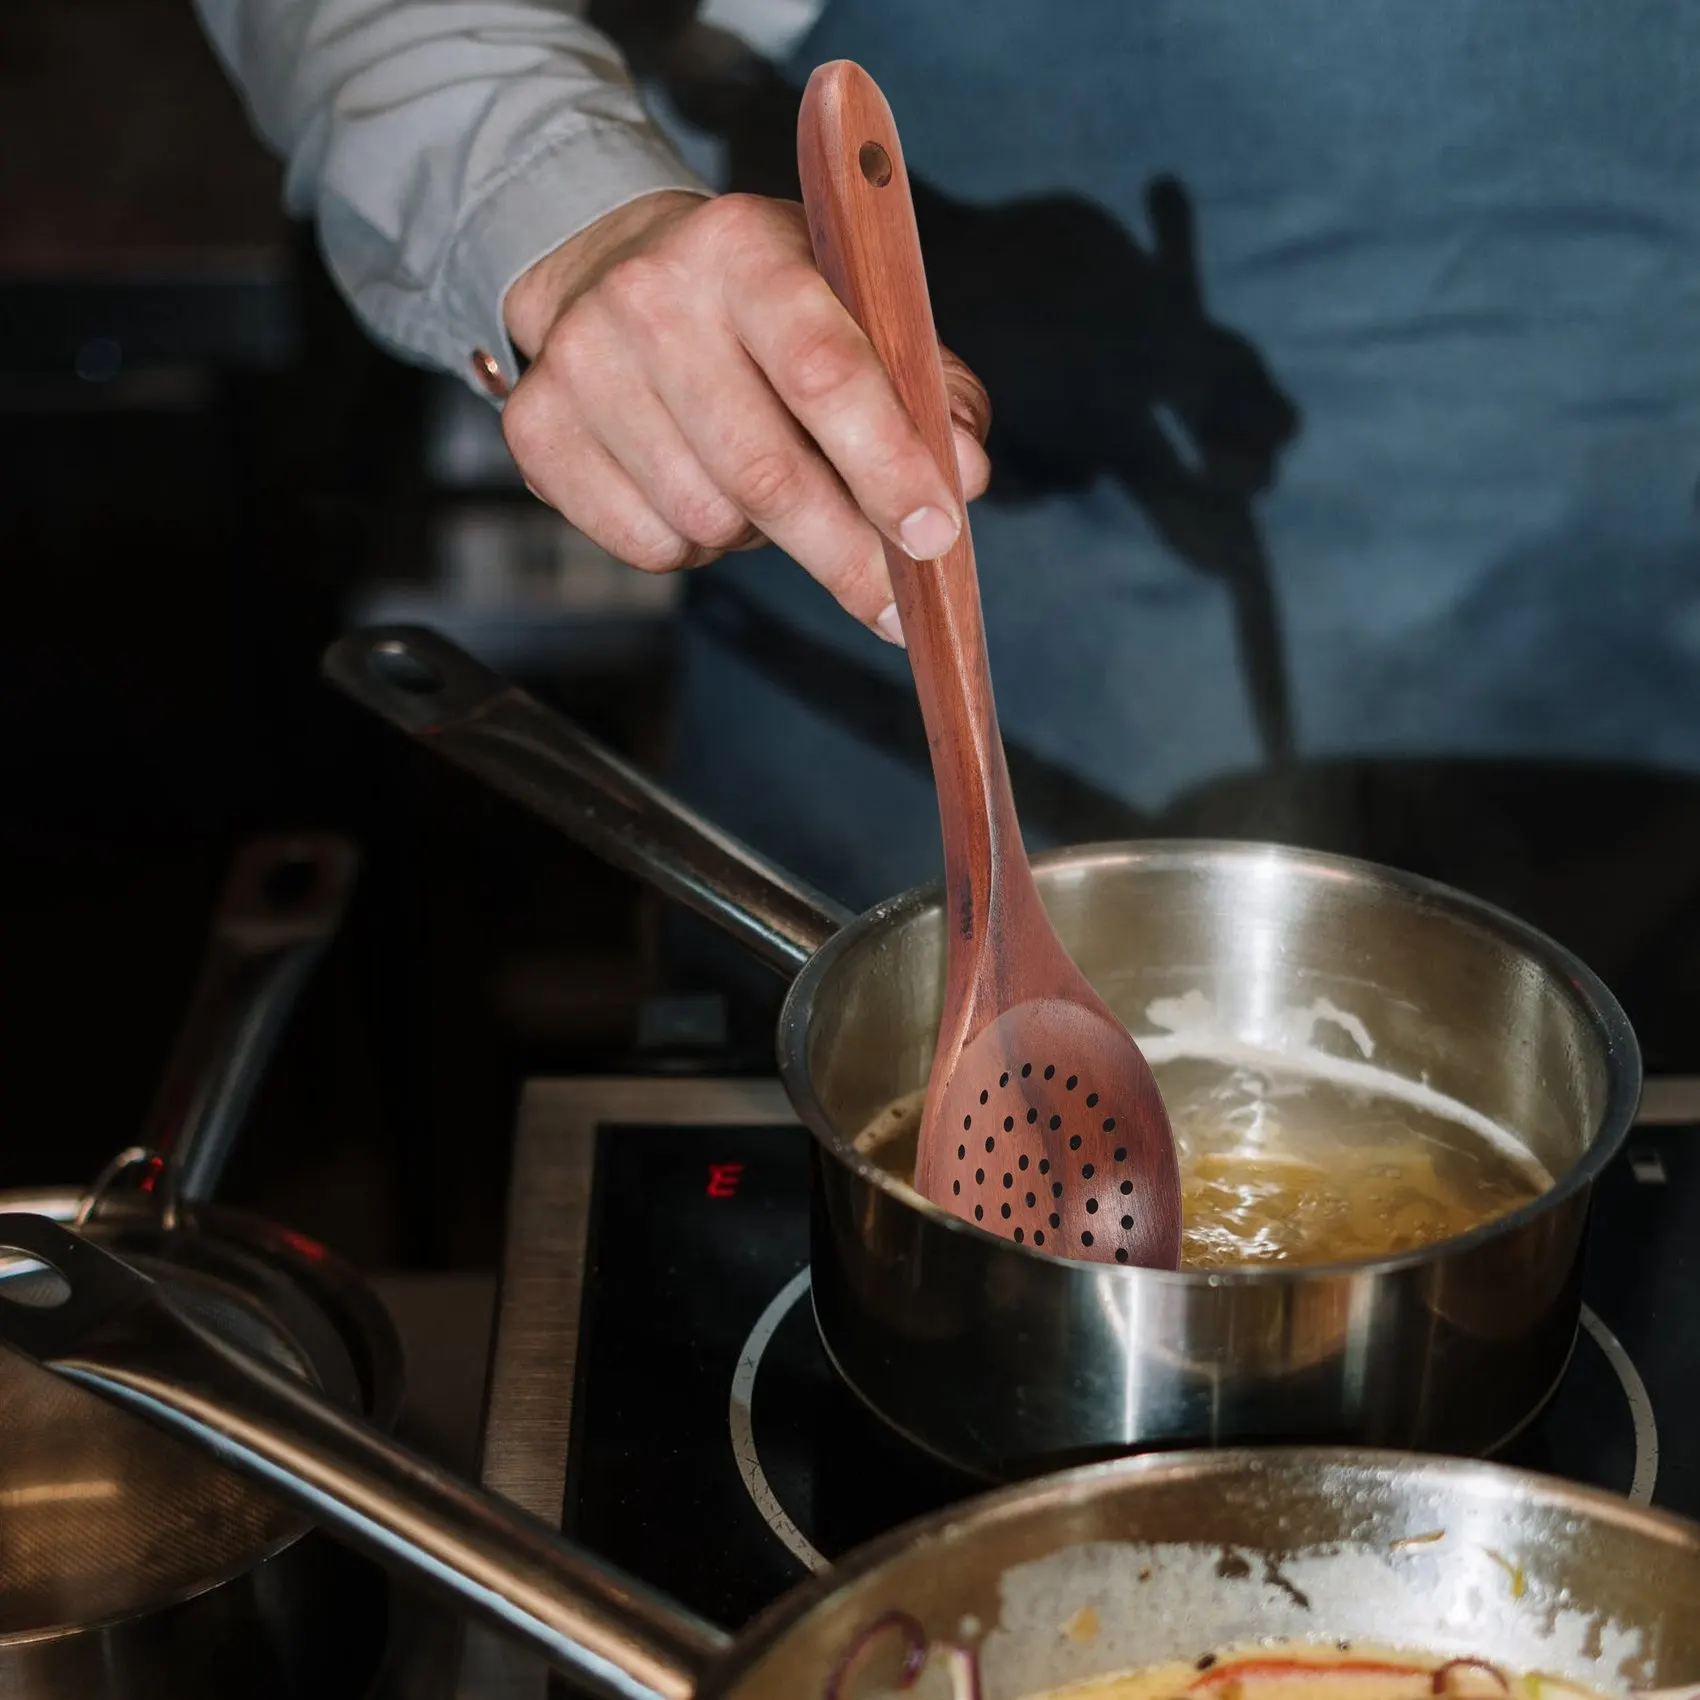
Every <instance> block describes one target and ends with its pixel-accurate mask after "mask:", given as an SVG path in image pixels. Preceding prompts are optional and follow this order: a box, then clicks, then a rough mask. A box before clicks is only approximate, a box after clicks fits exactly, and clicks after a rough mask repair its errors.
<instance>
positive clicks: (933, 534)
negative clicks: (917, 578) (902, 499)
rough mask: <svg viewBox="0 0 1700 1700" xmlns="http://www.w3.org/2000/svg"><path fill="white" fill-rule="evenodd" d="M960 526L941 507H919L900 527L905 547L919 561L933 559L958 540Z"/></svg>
mask: <svg viewBox="0 0 1700 1700" xmlns="http://www.w3.org/2000/svg"><path fill="white" fill-rule="evenodd" d="M959 529H960V527H959V526H958V524H957V522H956V521H955V520H954V519H952V518H951V517H950V515H949V514H947V513H945V512H943V511H942V510H941V509H939V508H917V509H916V510H915V511H914V513H912V514H911V515H910V516H909V517H908V519H906V520H905V521H904V522H903V523H902V524H901V525H900V526H899V527H898V528H897V535H898V536H899V537H901V538H902V539H903V547H904V548H905V549H907V550H908V551H909V554H910V555H911V556H912V557H913V558H914V559H915V560H917V561H932V560H936V559H937V558H938V557H939V556H940V555H942V554H943V553H944V552H945V550H946V549H948V548H949V547H950V546H951V544H953V543H954V542H955V541H956V534H957V532H958V530H959Z"/></svg>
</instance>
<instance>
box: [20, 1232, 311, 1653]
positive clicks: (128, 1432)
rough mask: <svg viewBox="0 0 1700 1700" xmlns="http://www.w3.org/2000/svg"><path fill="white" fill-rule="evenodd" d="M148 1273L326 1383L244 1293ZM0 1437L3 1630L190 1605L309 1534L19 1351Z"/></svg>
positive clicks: (229, 1331) (243, 1339)
mask: <svg viewBox="0 0 1700 1700" xmlns="http://www.w3.org/2000/svg"><path fill="white" fill-rule="evenodd" d="M148 1273H149V1274H151V1275H153V1276H154V1277H155V1279H157V1280H159V1281H160V1283H161V1285H162V1286H164V1287H165V1288H166V1290H167V1291H168V1292H169V1293H170V1294H171V1297H172V1299H173V1301H174V1302H175V1303H177V1304H179V1305H181V1306H182V1307H183V1308H184V1309H185V1310H186V1311H187V1312H188V1313H189V1314H190V1315H191V1316H193V1317H194V1318H195V1319H196V1320H197V1321H198V1322H201V1323H204V1324H206V1325H208V1326H210V1327H212V1328H213V1329H215V1330H216V1331H217V1332H218V1333H220V1334H223V1335H226V1336H228V1337H230V1338H232V1339H235V1340H236V1341H237V1342H238V1343H239V1344H241V1345H243V1346H245V1347H247V1348H248V1349H249V1350H250V1351H253V1352H256V1353H258V1354H259V1355H261V1356H263V1357H265V1358H267V1359H269V1360H270V1361H271V1362H273V1363H275V1364H278V1365H279V1366H281V1367H285V1368H288V1369H291V1370H293V1371H294V1372H295V1373H296V1374H298V1375H300V1376H301V1377H302V1378H303V1379H304V1380H306V1381H308V1382H310V1383H311V1384H312V1385H313V1386H315V1387H319V1386H321V1385H322V1383H321V1380H320V1378H319V1377H318V1376H317V1375H316V1374H314V1373H313V1372H312V1370H311V1367H310V1366H309V1365H308V1364H307V1362H306V1361H305V1360H304V1359H303V1357H302V1356H301V1354H300V1352H299V1351H298V1350H297V1349H296V1348H295V1347H294V1346H292V1345H291V1344H290V1343H288V1342H287V1341H286V1340H285V1339H284V1338H283V1337H282V1335H281V1334H280V1333H279V1332H278V1330H277V1329H276V1327H275V1326H274V1325H273V1324H272V1323H270V1322H269V1321H268V1320H267V1319H266V1318H264V1317H263V1316H261V1315H260V1314H259V1313H258V1312H257V1311H256V1310H255V1309H254V1308H253V1306H252V1305H251V1304H250V1303H248V1302H246V1301H245V1300H243V1299H242V1298H241V1297H240V1296H239V1295H237V1294H235V1293H232V1292H229V1291H223V1290H220V1289H218V1288H216V1287H213V1286H211V1285H209V1284H208V1283H206V1282H204V1281H202V1280H199V1279H197V1278H195V1277H194V1276H193V1275H190V1274H188V1273H187V1272H185V1271H182V1270H178V1269H173V1268H172V1267H170V1266H169V1265H166V1264H162V1263H159V1262H157V1261H156V1262H154V1263H153V1264H152V1266H151V1267H149V1269H148ZM0 1281H3V1283H4V1289H5V1292H6V1294H7V1295H8V1296H10V1297H13V1298H20V1299H24V1300H25V1301H26V1302H34V1303H38V1304H44V1303H49V1302H51V1301H52V1299H53V1296H54V1295H53V1292H52V1289H54V1288H56V1287H58V1286H60V1285H61V1283H60V1280H59V1277H58V1276H55V1275H51V1274H49V1273H48V1272H47V1271H45V1270H40V1269H39V1267H38V1268H34V1269H32V1268H30V1267H29V1266H27V1265H20V1264H14V1266H13V1267H12V1268H11V1269H10V1270H0ZM0 1435H3V1436H4V1437H5V1442H4V1445H0V1636H7V1635H18V1634H30V1633H35V1634H39V1633H41V1632H42V1631H44V1630H59V1629H66V1628H72V1627H76V1626H78V1625H85V1624H92V1623H104V1622H108V1621H110V1620H112V1619H114V1618H120V1617H127V1616H129V1615H131V1614H132V1613H135V1612H140V1611H145V1610H150V1609H154V1608H157V1607H158V1606H159V1605H160V1604H161V1603H162V1602H164V1601H168V1600H174V1599H183V1598H186V1597H187V1596H189V1595H191V1594H195V1593H198V1592H200V1591H201V1590H202V1589H204V1588H206V1587H207V1586H208V1585H209V1583H211V1582H214V1581H216V1580H218V1579H219V1578H221V1577H223V1576H225V1575H227V1574H228V1573H229V1572H230V1571H231V1570H232V1569H233V1568H237V1567H243V1568H246V1567H247V1566H248V1565H251V1564H253V1563H254V1562H255V1560H256V1559H257V1558H259V1557H261V1556H263V1555H264V1554H265V1553H266V1552H268V1551H270V1550H272V1549H274V1548H275V1547H276V1546H277V1545H278V1544H279V1543H281V1542H284V1541H288V1540H291V1539H293V1538H295V1537H296V1536H297V1535H299V1534H300V1533H301V1532H302V1531H303V1530H304V1529H305V1528H306V1527H307V1525H306V1521H305V1519H303V1518H302V1516H301V1514H300V1513H299V1512H297V1511H292V1510H290V1509H289V1508H288V1507H286V1506H284V1505H281V1504H280V1503H278V1502H277V1501H276V1500H273V1499H271V1498H270V1497H269V1496H266V1495H263V1494H261V1493H259V1492H258V1491H256V1490H255V1488H254V1487H253V1486H252V1485H251V1484H249V1483H246V1482H244V1481H242V1480H241V1479H240V1478H239V1477H236V1476H233V1475H231V1474H230V1473H229V1472H228V1471H226V1470H221V1469H219V1468H218V1467H217V1466H216V1465H214V1464H211V1463H209V1462H208V1461H207V1460H206V1459H205V1458H204V1457H201V1456H199V1455H197V1454H196V1453H194V1452H192V1451H191V1450H190V1449H189V1448H188V1447H186V1446H184V1445H182V1444H181V1443H180V1442H178V1441H176V1440H173V1439H171V1438H170V1437H169V1436H166V1435H162V1434H159V1433H158V1432H157V1431H155V1430H153V1429H150V1428H149V1427H148V1426H147V1425H146V1424H144V1423H140V1422H137V1421H136V1420H135V1419H134V1418H133V1417H130V1416H128V1415H126V1414H125V1413H124V1412H122V1411H115V1410H114V1409H113V1408H112V1406H111V1405H109V1404H108V1403H107V1402H106V1401H105V1400H103V1399H98V1398H96V1397H95V1396H94V1395H93V1394H92V1393H85V1392H83V1391H82V1390H81V1389H80V1388H77V1387H73V1386H71V1385H70V1384H69V1383H67V1382H65V1381H63V1380H61V1379H60V1378H59V1377H58V1376H54V1375H50V1374H49V1373H47V1372H46V1371H45V1370H42V1369H39V1368H37V1367H36V1365H34V1364H32V1363H30V1362H28V1361H27V1360H26V1359H24V1358H20V1357H16V1356H14V1355H12V1354H10V1353H8V1354H6V1355H5V1356H4V1357H3V1358H0Z"/></svg>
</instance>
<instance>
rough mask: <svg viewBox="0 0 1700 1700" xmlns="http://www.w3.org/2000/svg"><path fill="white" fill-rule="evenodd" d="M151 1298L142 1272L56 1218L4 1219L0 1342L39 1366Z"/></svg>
mask: <svg viewBox="0 0 1700 1700" xmlns="http://www.w3.org/2000/svg"><path fill="white" fill-rule="evenodd" d="M14 1281H17V1282H19V1283H22V1284H23V1285H20V1286H19V1287H17V1288H15V1289H13V1288H12V1283H13V1282H14ZM8 1289H12V1290H10V1291H9V1290H8ZM153 1293H154V1284H153V1282H152V1281H151V1280H149V1279H148V1277H147V1276H146V1275H144V1274H142V1273H141V1272H140V1270H137V1269H132V1268H131V1267H130V1265H129V1264H127V1263H125V1262H124V1261H123V1260H122V1259H120V1258H116V1257H114V1256H112V1254H111V1253H110V1252H106V1251H103V1250H101V1248H100V1247H99V1246H97V1245H95V1244H94V1243H93V1242H92V1241H90V1240H86V1239H84V1238H83V1237H82V1236H81V1235H80V1234H74V1233H72V1232H71V1231H70V1229H68V1228H65V1227H63V1226H61V1225H60V1224H59V1223H58V1222H55V1221H53V1220H52V1219H51V1218H49V1217H46V1216H36V1215H31V1214H28V1213H25V1212H22V1211H15V1212H10V1213H7V1214H5V1215H0V1344H4V1345H7V1346H13V1347H16V1348H17V1349H18V1350H19V1351H21V1352H23V1353H24V1354H25V1356H27V1357H32V1358H35V1359H37V1360H38V1361H43V1360H47V1359H52V1358H60V1357H65V1356H68V1355H70V1354H72V1353H74V1352H75V1351H76V1350H77V1349H78V1347H79V1345H81V1343H82V1342H84V1341H85V1340H88V1339H90V1338H91V1337H92V1336H93V1335H94V1333H95V1332H96V1331H97V1330H98V1329H100V1328H102V1327H104V1326H106V1325H107V1324H109V1323H111V1322H112V1321H113V1320H115V1319H116V1318H117V1317H118V1316H120V1315H121V1314H123V1313H125V1312H128V1311H131V1310H134V1309H136V1308H137V1307H138V1306H140V1305H145V1304H147V1303H148V1302H149V1301H150V1300H151V1299H152V1297H153Z"/></svg>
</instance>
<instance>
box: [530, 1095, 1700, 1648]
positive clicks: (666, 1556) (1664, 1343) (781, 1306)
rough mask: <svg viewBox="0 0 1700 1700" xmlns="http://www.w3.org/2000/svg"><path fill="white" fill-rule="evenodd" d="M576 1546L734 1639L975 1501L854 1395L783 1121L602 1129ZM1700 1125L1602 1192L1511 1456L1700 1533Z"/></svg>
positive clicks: (1625, 1169) (1671, 1134)
mask: <svg viewBox="0 0 1700 1700" xmlns="http://www.w3.org/2000/svg"><path fill="white" fill-rule="evenodd" d="M593 1137H594V1138H595V1143H596V1152H595V1160H594V1167H593V1170H592V1174H593V1177H594V1179H593V1185H592V1188H591V1195H590V1208H589V1212H588V1217H587V1232H588V1239H587V1244H586V1247H585V1265H584V1269H585V1281H584V1298H583V1304H582V1310H581V1318H580V1336H579V1345H578V1359H577V1369H576V1386H575V1390H574V1395H573V1401H572V1442H571V1449H570V1453H569V1457H568V1461H567V1471H566V1492H565V1503H564V1506H563V1527H564V1528H565V1529H566V1530H567V1532H568V1533H569V1534H572V1535H574V1536H575V1537H577V1538H578V1539H579V1540H581V1541H583V1542H584V1543H585V1544H586V1545H587V1546H589V1547H590V1548H591V1549H592V1550H593V1551H596V1552H598V1553H600V1554H603V1555H605V1556H606V1557H607V1558H609V1559H612V1560H613V1561H615V1562H616V1563H618V1564H619V1565H621V1566H623V1567H624V1568H626V1569H628V1570H630V1571H632V1572H633V1573H635V1574H637V1575H639V1576H641V1577H643V1578H645V1579H646V1580H648V1581H650V1582H652V1583H653V1584H655V1585H656V1586H658V1587H660V1588H662V1589H663V1590H665V1591H666V1592H667V1593H669V1594H671V1595H673V1596H674V1597H675V1598H677V1599H679V1600H681V1601H683V1602H685V1603H687V1604H689V1605H691V1606H693V1607H694V1608H695V1609H696V1610H698V1611H699V1612H701V1613H703V1614H705V1615H706V1616H708V1617H710V1618H712V1619H714V1620H716V1621H718V1622H720V1623H723V1624H726V1625H728V1626H736V1625H738V1624H741V1623H743V1622H744V1621H746V1620H747V1619H748V1618H749V1617H750V1616H752V1615H753V1614H754V1613H755V1612H756V1611H758V1610H759V1609H760V1608H761V1607H762V1606H764V1605H766V1604H767V1603H768V1602H769V1601H771V1600H772V1599H774V1598H775V1597H777V1596H778V1595H779V1594H781V1593H783V1592H784V1591H785V1590H786V1589H787V1588H788V1587H789V1586H791V1585H792V1584H794V1583H795V1582H797V1581H799V1580H801V1579H802V1577H804V1576H805V1575H806V1574H807V1573H808V1571H809V1570H810V1569H811V1568H812V1567H816V1566H820V1565H822V1564H824V1563H826V1562H827V1561H830V1560H831V1559H833V1558H834V1557H836V1556H838V1555H839V1554H841V1553H843V1552H845V1551H847V1550H848V1549H849V1548H851V1547H853V1546H855V1545H857V1544H859V1543H860V1542H861V1541H863V1540H865V1539H867V1538H869V1537H871V1536H873V1535H875V1534H877V1533H879V1532H881V1531H883V1530H885V1529H887V1528H890V1527H892V1526H893V1525H895V1524H897V1523H900V1522H903V1521H906V1520H907V1519H909V1518H911V1517H913V1516H917V1515H920V1514H921V1513H923V1512H925V1511H928V1510H931V1509H933V1508H935V1507H937V1506H940V1505H942V1504H945V1503H947V1502H949V1501H950V1500H952V1499H955V1498H961V1497H965V1496H966V1495H968V1494H970V1493H972V1492H973V1491H975V1484H974V1483H972V1482H970V1481H967V1480H964V1479H962V1478H958V1477H953V1476H951V1475H949V1474H948V1473H947V1472H945V1471H944V1470H943V1469H942V1468H941V1467H940V1466H938V1465H936V1464H934V1463H932V1462H931V1461H929V1460H927V1459H925V1458H923V1457H921V1456H919V1455H917V1454H916V1453H915V1452H913V1451H912V1450H910V1449H908V1448H907V1447H905V1446H904V1445H902V1444H901V1443H900V1442H898V1441H897V1440H896V1439H895V1438H893V1437H892V1436H890V1435H889V1434H888V1433H886V1431H885V1430H884V1429H883V1428H882V1427H881V1425H880V1424H879V1423H878V1421H877V1420H876V1419H874V1418H873V1417H872V1416H870V1415H869V1414H868V1413H867V1412H865V1411H864V1410H863V1408H862V1407H861V1406H860V1405H859V1404H858V1402H857V1401H856V1400H855V1398H854V1397H853V1396H852V1395H851V1394H850V1393H849V1392H848V1391H846V1390H845V1389H844V1388H843V1387H842V1386H841V1385H840V1384H839V1382H838V1381H837V1380H836V1379H835V1378H834V1376H833V1374H832V1371H831V1369H830V1367H829V1366H828V1364H827V1362H826V1359H825V1357H824V1355H823V1353H822V1351H821V1348H820V1346H819V1344H818V1342H817V1340H816V1337H815V1332H814V1322H813V1318H812V1316H811V1314H810V1308H809V1294H808V1272H807V1271H808V1264H807V1259H808V1189H809V1157H808V1143H807V1139H806V1137H805V1136H804V1135H803V1134H802V1133H801V1132H800V1131H799V1130H798V1129H797V1128H795V1127H791V1126H785V1125H777V1124H773V1125H747V1126H743V1125H722V1126H699V1125H690V1124H688V1123H674V1124H671V1125H653V1124H644V1125H637V1124H632V1123H626V1124H621V1125H617V1126H616V1125H612V1124H608V1125H604V1126H601V1127H600V1128H598V1129H597V1130H596V1132H595V1134H594V1136H593ZM1697 1245H1700V1128H1696V1127H1682V1126H1677V1127H1660V1128H1643V1129H1637V1130H1636V1132H1635V1133H1634V1134H1633V1135H1632V1136H1631V1139H1630V1141H1629V1143H1628V1145H1627V1147H1626V1149H1625V1152H1624V1154H1623V1155H1622V1156H1621V1157H1620V1158H1619V1159H1618V1161H1617V1162H1616V1163H1615V1164H1614V1166H1613V1167H1612V1168H1611V1170H1610V1171H1609V1172H1608V1173H1607V1175H1606V1176H1605V1177H1604V1178H1603V1180H1602V1183H1601V1185H1600V1187H1599V1189H1598V1194H1597V1204H1596V1209H1595V1214H1594V1221H1593V1226H1592V1229H1591V1242H1590V1254H1589V1271H1588V1281H1587V1295H1586V1296H1587V1306H1588V1308H1587V1310H1586V1312H1585V1314H1584V1322H1583V1329H1582V1332H1581V1335H1580V1337H1579V1340H1578V1343H1577V1349H1576V1354H1575V1357H1574V1359H1573V1362H1572V1364H1571V1368H1570V1370H1569V1373H1568V1374H1567V1376H1566V1378H1565V1380H1564V1382H1563V1383H1562V1385H1561V1387H1560V1389H1559V1391H1558V1392H1557V1394H1556V1395H1555V1397H1554V1399H1553V1400H1552V1402H1551V1404H1550V1405H1549V1406H1548V1407H1547V1409H1546V1411H1545V1412H1543V1414H1542V1415H1541V1416H1540V1417H1539V1418H1538V1419H1537V1420H1536V1422H1535V1423H1534V1424H1533V1425H1532V1426H1531V1427H1530V1428H1529V1429H1528V1430H1527V1431H1526V1432H1525V1433H1524V1434H1523V1435H1522V1436H1520V1437H1519V1438H1518V1440H1517V1441H1516V1442H1515V1443H1514V1444H1513V1445H1512V1446H1511V1447H1510V1448H1509V1449H1508V1450H1507V1451H1506V1452H1505V1453H1504V1454H1503V1455H1502V1456H1503V1457H1504V1458H1505V1459H1506V1460H1507V1461H1509V1462H1513V1463H1517V1464H1522V1465H1526V1466H1528V1467H1530V1468H1534V1469H1539V1470H1543V1471H1547V1472H1550V1473H1554V1474H1558V1475H1563V1476H1569V1477H1572V1478H1575V1479H1578V1480H1583V1481H1588V1482H1592V1483H1596V1484H1598V1485H1601V1486H1605V1487H1608V1488H1611V1489H1613V1490H1615V1491H1617V1492H1620V1493H1624V1494H1628V1495H1630V1496H1631V1497H1633V1498H1635V1499H1638V1500H1642V1501H1647V1500H1651V1502H1652V1503H1655V1504H1658V1505H1662V1506H1667V1507H1670V1508H1672V1509H1675V1510H1679V1511H1683V1512H1687V1513H1689V1514H1700V1425H1695V1424H1693V1423H1692V1422H1685V1421H1684V1420H1683V1416H1682V1413H1685V1412H1692V1411H1693V1410H1695V1409H1696V1408H1697V1406H1700V1267H1697V1264H1696V1255H1697V1254H1696V1250H1695V1248H1696V1246H1697Z"/></svg>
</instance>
